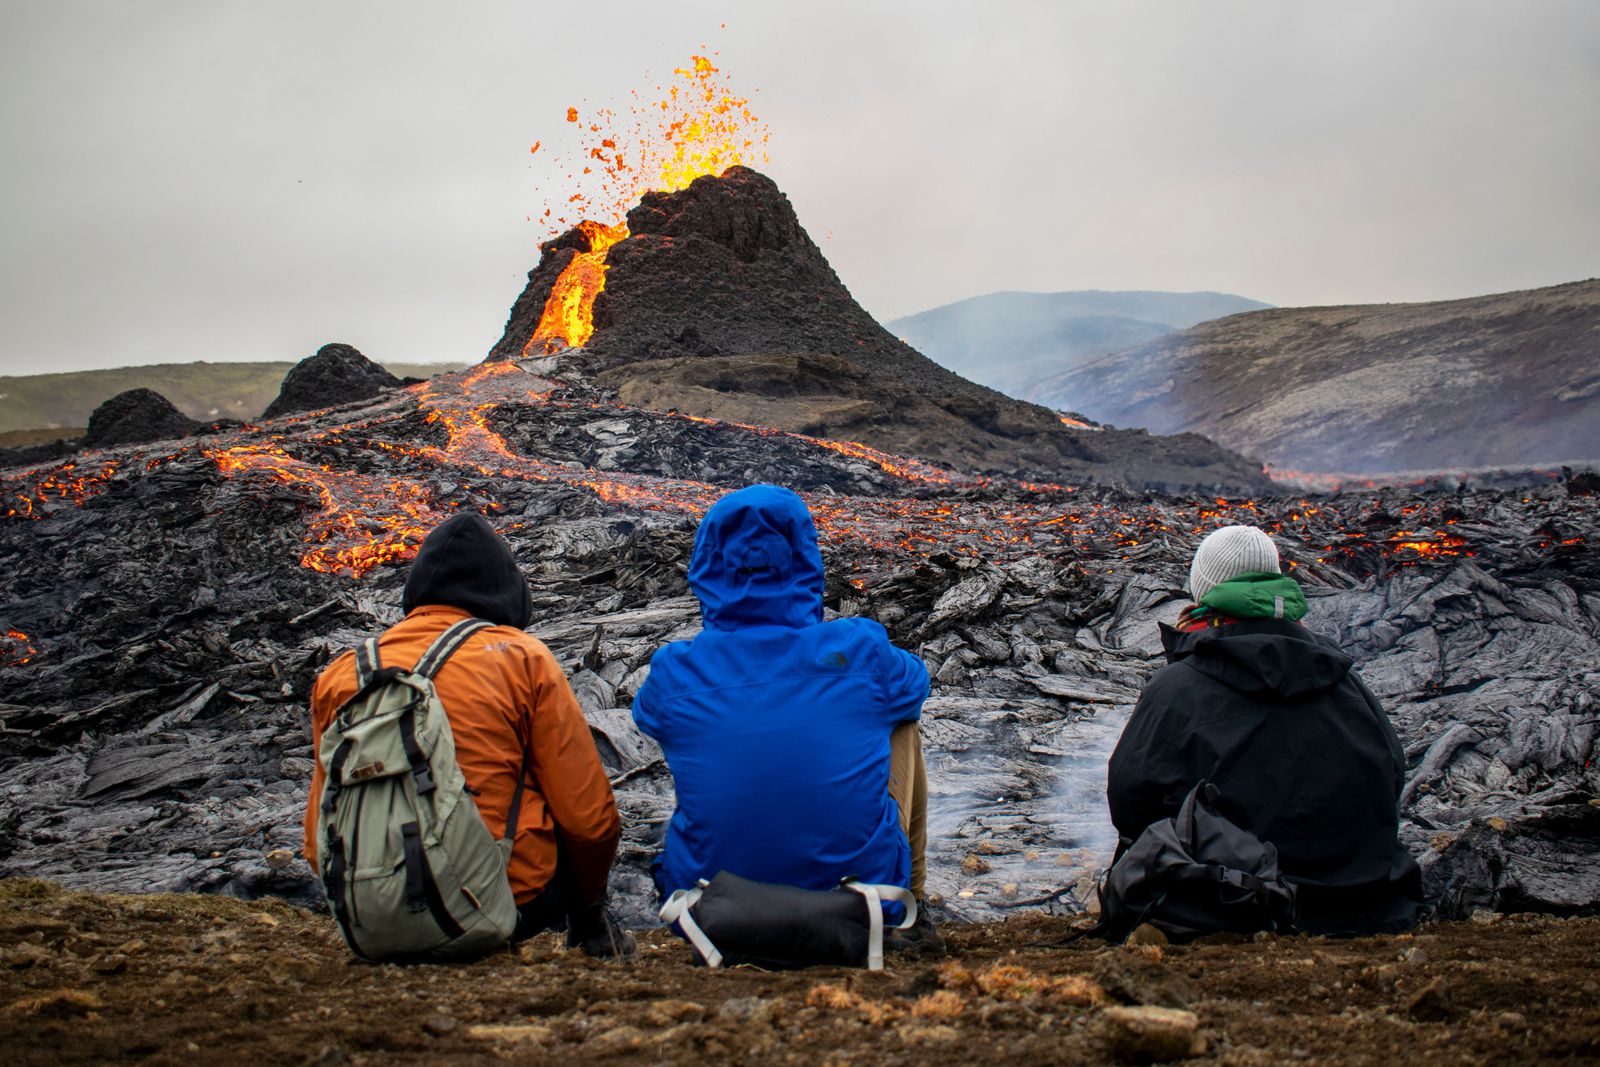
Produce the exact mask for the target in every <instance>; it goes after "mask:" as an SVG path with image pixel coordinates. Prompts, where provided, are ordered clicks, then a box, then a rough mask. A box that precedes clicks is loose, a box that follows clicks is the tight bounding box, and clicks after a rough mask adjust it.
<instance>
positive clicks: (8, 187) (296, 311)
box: [0, 0, 1600, 375]
mask: <svg viewBox="0 0 1600 1067" xmlns="http://www.w3.org/2000/svg"><path fill="white" fill-rule="evenodd" d="M723 23H726V28H723V26H722V24H723ZM0 27H3V29H4V31H5V33H4V36H3V37H0V58H3V59H4V61H5V62H4V71H3V73H0V79H4V85H5V87H6V90H7V92H6V93H5V102H4V103H3V104H0V115H3V118H0V130H3V132H4V135H5V138H6V144H7V153H6V159H5V161H4V164H3V165H0V190H3V192H4V195H5V197H6V202H7V203H8V205H9V206H10V209H11V218H10V219H8V224H7V226H6V227H5V229H4V233H3V234H0V271H3V273H4V282H5V284H4V296H3V297H0V301H3V304H0V309H3V311H0V374H5V375H18V374H40V373H52V372H56V371H61V370H71V369H88V368H91V367H111V366H128V365H144V364H152V363H188V362H193V361H197V360H207V361H211V362H232V361H290V362H292V361H295V360H298V359H301V358H304V357H305V356H307V355H310V354H311V353H312V352H314V351H315V350H316V349H317V348H318V347H319V346H320V345H322V344H324V343H327V342H330V341H342V342H345V343H348V344H352V345H355V346H356V347H357V348H359V349H361V350H362V351H363V352H364V353H366V354H367V355H368V356H370V357H371V358H373V359H375V360H378V361H380V362H412V363H416V362H447V361H468V362H470V361H475V360H477V359H480V358H482V356H483V354H484V353H485V352H487V350H488V348H489V347H490V346H491V345H492V344H493V343H494V341H495V340H496V338H497V337H498V336H499V334H500V332H501V329H502V327H503V324H504V322H505V318H506V314H507V312H508V310H509V308H510V306H511V303H512V301H513V300H514V299H515V297H516V295H517V293H518V292H519V291H520V290H521V288H522V285H523V283H524V280H525V276H526V273H527V271H528V270H529V269H531V268H532V267H533V266H534V264H535V262H536V261H537V256H538V253H537V245H538V243H539V241H541V240H543V239H545V238H547V237H548V236H549V235H550V234H549V231H548V229H547V228H545V227H542V226H541V225H540V224H538V223H537V222H535V221H533V220H535V219H538V218H540V217H541V213H542V212H543V210H544V208H545V207H546V206H547V205H549V204H558V203H560V202H561V201H562V200H564V198H565V196H566V195H567V192H568V189H569V187H570V186H569V183H566V182H565V180H564V178H563V176H562V174H561V173H560V171H559V170H558V168H557V167H556V161H557V155H558V152H559V150H560V149H561V148H563V147H568V146H569V144H570V142H568V141H566V140H564V139H565V138H567V136H568V134H569V133H570V130H569V128H568V126H567V124H566V122H565V112H566V108H567V107H569V106H578V107H580V108H582V109H583V110H584V112H585V114H591V113H593V111H594V110H595V109H599V108H603V107H608V106H609V107H613V108H616V107H621V106H624V104H625V101H627V100H628V99H629V97H628V93H629V92H630V91H631V90H638V91H639V92H640V93H641V94H642V95H643V96H644V97H646V98H648V97H649V96H650V94H651V92H652V90H653V87H654V86H656V85H659V84H661V83H662V82H663V80H664V79H665V78H667V77H668V76H669V75H670V72H671V70H672V68H673V67H675V66H680V65H683V64H685V63H686V62H687V60H688V57H689V56H690V55H691V54H693V53H697V52H700V51H701V45H702V44H705V45H707V46H709V47H710V48H711V49H715V50H717V51H718V52H719V53H720V54H719V56H718V58H717V63H718V65H719V66H721V67H722V68H723V69H724V70H726V71H727V73H728V75H729V76H730V79H731V81H732V84H733V86H734V88H735V89H737V90H738V91H740V92H741V93H744V94H745V95H747V96H749V97H750V98H751V106H752V108H753V109H754V110H755V112H756V113H757V114H758V115H759V116H760V117H761V118H762V119H764V120H765V121H766V122H767V123H768V125H769V126H770V129H771V131H772V138H771V145H770V154H771V159H770V162H769V163H767V164H765V165H762V166H761V168H760V169H762V170H764V171H765V172H766V173H768V174H769V175H771V176H772V177H773V179H774V180H775V181H777V183H778V185H779V186H780V188H782V189H783V190H784V191H785V192H786V193H787V194H788V196H789V197H790V199H791V200H792V201H793V203H794V205H795V207H796V210H797V212H798V214H799V216H800V220H801V223H802V224H803V225H804V226H805V227H806V228H807V230H808V231H809V232H810V234H811V235H812V237H813V238H814V239H815V240H816V241H817V243H818V245H819V246H820V247H821V248H822V250H823V252H824V254H825V255H827V256H828V258H829V260H830V262H831V263H832V265H833V267H834V269H835V270H836V271H837V273H838V274H839V276H840V278H841V279H842V280H843V281H844V283H845V284H846V285H847V286H848V287H849V288H850V289H851V291H852V292H853V293H854V294H855V296H856V297H857V299H858V300H860V302H861V303H862V304H863V306H864V307H865V308H866V309H867V310H868V311H869V312H871V313H872V314H873V315H874V316H875V317H877V318H878V319H879V320H880V321H885V322H886V321H889V320H892V319H895V318H900V317H904V316H907V315H912V314H917V313H920V312H924V311H927V310H930V309H933V308H936V307H940V306H943V305H945V304H949V303H953V302H956V301H958V300H962V299H967V298H971V297H976V296H981V295H986V294H989V293H994V292H1003V291H1026V292H1041V293H1049V292H1076V291H1083V290H1096V289H1097V290H1103V291H1154V292H1199V291H1211V292H1219V293H1227V294H1233V295H1237V296H1241V297H1245V298H1248V299H1252V300H1259V301H1263V302H1266V303H1270V304H1275V305H1278V306H1291V307H1292V306H1307V305H1333V304H1362V303H1410V302H1417V301H1427V300H1440V299H1456V298H1466V297H1472V296H1480V295H1486V294H1489V293H1497V292H1505V291H1511V290H1519V289H1530V288H1540V287H1544V286H1548V285H1555V284H1561V283H1566V282H1573V281H1580V280H1584V279H1589V278H1593V277H1595V276H1596V275H1600V197H1596V196H1595V195H1594V193H1593V190H1594V189H1596V188H1600V138H1596V137H1595V136H1594V132H1593V131H1594V128H1595V120H1596V117H1597V116H1600V62H1597V61H1596V59H1595V57H1596V55H1597V54H1600V5H1596V4H1593V3H1590V2H1587V0H1532V2H1530V3H1526V4H1520V5H1515V6H1512V5H1505V4H1501V3H1497V2H1493V0H1415V2H1413V3H1409V4H1406V5H1403V6H1397V5H1393V4H1389V3H1385V2H1381V0H1351V2H1348V3H1346V4H1342V5H1339V6H1337V7H1333V8H1330V7H1316V8H1312V7H1304V6H1300V5H1293V6H1291V5H1282V4H1279V3H1275V2H1273V0H1208V2H1205V3H1196V2H1193V0H1150V2H1147V3H1142V4H1138V5H1115V6H1112V5H1104V4H1096V3H1088V2H1082V3H1045V2H1036V3H1011V4H1003V3H1002V4H997V5H989V6H986V7H984V8H982V9H978V8H974V7H971V6H969V5H962V4H956V3H948V2H947V3H930V4H925V5H922V6H920V7H919V8H918V9H917V10H916V13H915V15H914V16H912V15H908V14H907V13H906V10H905V8H904V7H903V6H902V5H896V4H892V3H885V2H877V3H870V2H869V3H848V4H847V3H842V2H833V0H829V2H820V3H814V4H807V5H805V6H803V7H802V6H799V5H768V6H764V7H762V8H760V9H749V10H735V11H729V10H727V9H726V6H725V5H723V6H722V7H719V6H717V5H712V4H709V3H705V2H701V0H695V2H690V3H681V4H676V5H672V6H671V7H670V8H667V7H664V6H662V5H652V4H646V3H643V2H638V0H628V2H622V0H619V2H617V3H613V4H611V5H607V6H606V7H605V8H604V9H594V10H587V11H578V10H570V9H563V8H556V7H546V6H542V5H532V4H527V3H521V4H518V3H510V2H506V0H486V2H485V3H482V4H478V5H473V6H472V7H471V8H465V9H459V10H454V9H443V8H437V7H434V6H433V5H427V4H419V3H414V2H398V3H385V4H378V3H374V2H371V0H359V2H350V3H345V4H340V5H337V6H328V5H313V4H310V3H307V2H304V0H288V2H284V3H280V4H276V5H272V6H270V7H267V6H261V5H256V4H250V3H246V2H243V0H214V2H201V0H150V2H147V3H141V4H139V5H129V4H124V3H116V2H113V0H64V2H59V3H55V4H51V5H40V4H36V3H27V2H24V0H0ZM535 142H540V143H541V144H542V146H543V147H542V150H541V151H540V152H539V153H537V154H533V155H530V153H529V147H530V146H532V145H533V144H534V143H535Z"/></svg>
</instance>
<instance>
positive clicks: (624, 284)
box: [489, 167, 1266, 492]
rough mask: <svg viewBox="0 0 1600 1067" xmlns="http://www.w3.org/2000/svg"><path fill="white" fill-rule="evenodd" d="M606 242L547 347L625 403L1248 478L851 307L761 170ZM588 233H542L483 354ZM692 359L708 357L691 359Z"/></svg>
mask: <svg viewBox="0 0 1600 1067" xmlns="http://www.w3.org/2000/svg"><path fill="white" fill-rule="evenodd" d="M628 230H629V233H630V236H629V237H628V238H627V239H626V240H623V241H621V242H619V243H617V244H615V245H613V246H612V247H611V248H610V250H609V251H608V252H607V255H606V263H607V273H606V283H605V289H604V290H603V291H602V292H601V293H600V294H599V295H598V296H597V297H596V298H595V302H594V334H593V336H592V337H591V338H590V339H589V341H588V343H587V344H586V345H584V347H583V348H581V349H574V350H571V351H568V352H564V353H561V354H560V360H561V366H562V369H563V370H564V371H568V372H570V371H578V372H580V373H585V374H589V375H595V376H597V377H598V380H599V382H600V383H601V384H602V385H604V386H606V387H608V388H611V389H615V390H617V392H618V393H619V394H620V395H621V396H622V398H623V399H624V400H625V401H627V402H628V403H631V404H636V405H640V406H644V407H652V408H656V409H661V410H665V409H671V408H676V409H678V410H681V411H686V412H691V413H693V414H697V415H705V416H711V417H717V418H723V419H728V420H732V421H740V422H748V423H758V424H761V425H766V426H774V427H776V428H779V429H784V430H791V431H794V432H800V433H806V434H811V435H815V436H819V437H830V438H838V439H845V440H856V441H861V442H864V443H866V444H869V445H872V446H874V447H877V448H882V449H885V450H888V451H891V452H896V453H902V454H911V455H917V456H922V457H925V458H928V459H932V460H936V461H938V462H942V463H948V464H952V465H954V466H957V467H960V468H964V469H968V470H1007V471H1017V472H1025V473H1028V474H1031V475H1038V476H1042V477H1045V478H1048V479H1050V480H1056V481H1073V482H1092V481H1123V482H1129V483H1132V484H1135V485H1142V486H1163V487H1168V488H1179V487H1204V486H1221V487H1227V488H1230V489H1233V490H1239V491H1246V492H1258V491H1261V490H1263V489H1264V488H1265V486H1266V482H1265V479H1264V478H1263V477H1262V475H1261V467H1260V464H1258V463H1254V462H1252V461H1249V460H1247V459H1245V458H1244V457H1242V456H1239V455H1237V454H1234V453H1231V452H1228V451H1227V450H1225V449H1221V448H1218V447H1216V446H1214V445H1211V444H1210V443H1209V442H1203V443H1199V444H1197V443H1196V442H1195V441H1187V442H1181V443H1180V442H1171V441H1167V440H1165V439H1161V438H1154V437H1150V436H1148V435H1142V434H1141V435H1137V436H1130V435H1128V434H1125V433H1121V432H1117V431H1105V432H1086V431H1081V430H1072V429H1068V428H1067V427H1065V426H1063V425H1062V424H1061V421H1060V419H1059V418H1058V417H1057V415H1056V413H1055V412H1053V411H1051V410H1050V409H1048V408H1044V407H1040V406H1038V405H1036V404H1030V403H1026V402H1023V401H1019V400H1014V399H1012V398H1011V397H1008V396H1005V395H1004V394H1001V393H998V392H996V391H994V390H992V389H989V388H986V387H984V386H980V385H975V384H973V383H972V382H969V381H967V380H966V379H964V378H962V377H960V376H958V375H956V374H954V373H952V372H951V371H948V370H946V369H945V368H943V367H941V366H939V365H938V364H936V363H934V362H933V361H932V360H930V359H927V358H926V357H924V356H923V355H921V354H920V353H918V352H917V351H915V350H914V349H912V348H911V347H910V346H908V345H906V344H905V343H903V342H902V341H900V340H898V339H897V338H895V337H894V336H893V335H892V334H890V333H889V332H888V331H887V330H885V329H884V328H883V327H882V326H880V325H878V323H877V322H876V321H874V320H873V318H872V316H870V315H868V314H867V312H866V311H865V310H863V309H862V308H861V306H860V305H859V304H857V303H856V302H855V299H854V298H853V297H852V296H851V295H850V292H849V290H848V289H846V288H845V286H844V284H843V283H842V282H840V280H839V278H838V276H837V275H836V274H834V272H833V269H832V268H831V267H830V266H829V265H828V262H827V259H826V258H825V257H824V256H823V254H822V252H821V251H820V250H819V249H818V248H817V246H816V245H815V244H814V243H813V242H812V240H811V239H810V237H808V236H807V235H806V232H805V230H804V228H803V227H802V226H801V225H800V221H799V219H798V218H797V217H796V215H795V212H794V208H793V207H792V206H791V205H790V203H789V200H788V198H787V197H786V196H784V195H783V193H782V192H781V191H780V190H779V189H778V187H777V186H776V185H775V184H774V183H773V182H772V180H771V179H769V178H767V177H765V176H764V175H761V174H758V173H756V172H755V171H753V170H749V169H747V168H744V167H732V168H729V169H728V170H727V171H725V172H724V173H723V174H722V176H721V177H703V178H699V179H697V180H696V181H695V182H694V183H693V184H691V185H690V186H689V187H688V188H687V189H683V190H681V191H679V192H674V193H659V192H652V193H646V194H645V195H644V197H643V198H642V199H641V200H640V202H639V204H638V206H637V207H635V208H634V209H633V210H632V211H631V212H629V213H628ZM588 248H589V243H588V238H587V237H586V236H584V235H583V234H582V232H581V231H579V230H576V229H575V230H573V231H570V232H569V233H567V234H564V235H562V236H561V237H559V238H557V239H555V240H553V241H549V242H546V243H545V244H544V245H543V246H542V247H541V251H542V253H543V254H542V258H541V259H540V261H539V265H538V266H537V267H536V268H535V269H534V270H533V271H532V272H530V273H529V275H528V286H527V288H525V289H524V290H523V293H522V295H521V296H520V297H519V298H518V300H517V302H516V304H515V305H514V306H513V308H512V312H511V316H510V319H509V321H508V322H507V324H506V331H505V334H504V335H503V336H502V337H501V339H500V341H499V343H497V344H496V345H495V347H494V349H493V350H492V351H491V352H490V354H489V359H490V360H501V359H515V358H517V357H519V356H521V355H522V353H523V350H524V348H525V346H526V345H527V342H528V340H529V338H530V337H531V336H532V335H533V331H534V329H535V328H536V326H537V324H538V321H539V317H540V315H541V313H542V311H543V309H544V306H545V302H546V300H547V299H548V297H549V294H550V291H551V288H552V286H553V285H554V284H555V281H556V279H557V278H558V277H559V276H560V274H561V272H562V271H563V270H564V269H565V268H566V266H567V264H568V263H570V262H571V259H572V257H573V256H574V255H575V254H577V253H578V252H581V251H587V250H588ZM706 360H712V361H714V362H711V363H706V362H705V361H706Z"/></svg>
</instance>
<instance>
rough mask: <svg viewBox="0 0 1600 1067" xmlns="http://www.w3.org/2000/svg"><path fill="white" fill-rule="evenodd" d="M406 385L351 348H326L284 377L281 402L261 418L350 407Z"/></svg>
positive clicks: (338, 345)
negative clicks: (347, 405) (386, 390)
mask: <svg viewBox="0 0 1600 1067" xmlns="http://www.w3.org/2000/svg"><path fill="white" fill-rule="evenodd" d="M402 384H404V383H402V382H401V381H400V379H399V378H396V377H395V376H394V375H392V374H390V373H389V372H388V371H386V370H384V369H383V368H382V367H380V366H378V364H376V363H374V362H372V360H370V359H368V358H367V357H366V356H364V355H362V354H361V353H360V352H359V351H357V350H356V349H355V348H354V347H353V346H351V345H343V344H329V345H323V346H322V347H321V348H319V349H317V354H316V355H314V356H310V357H308V358H306V359H302V360H301V361H300V362H299V363H296V364H295V365H294V367H293V369H291V370H290V371H289V373H288V374H286V375H284V377H283V388H282V389H281V390H279V391H278V397H277V399H276V400H274V401H273V402H272V403H270V404H268V405H267V410H265V411H263V412H262V413H261V417H262V418H263V419H275V418H277V417H278V416H279V415H291V414H293V413H295V412H297V411H314V410H316V409H317V408H326V407H332V406H333V405H335V404H348V403H350V402H351V401H353V400H365V399H367V398H368V397H370V396H376V395H377V394H378V393H380V392H382V391H383V390H385V389H394V388H396V387H398V386H400V385H402Z"/></svg>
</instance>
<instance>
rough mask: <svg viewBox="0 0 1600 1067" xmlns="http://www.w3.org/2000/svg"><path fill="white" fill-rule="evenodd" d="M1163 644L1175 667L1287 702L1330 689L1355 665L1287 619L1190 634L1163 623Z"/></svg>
mask: <svg viewBox="0 0 1600 1067" xmlns="http://www.w3.org/2000/svg"><path fill="white" fill-rule="evenodd" d="M1161 643H1162V644H1163V645H1164V646H1166V650H1167V660H1168V661H1169V662H1171V663H1177V662H1178V661H1179V660H1187V661H1188V663H1189V666H1191V667H1193V668H1194V669H1195V670H1197V671H1199V672H1201V673H1202V674H1204V675H1206V676H1207V677H1210V678H1214V679H1216V680H1217V681H1219V682H1221V683H1222V684H1223V685H1225V686H1227V687H1228V688H1230V689H1233V690H1235V691H1237V692H1240V693H1249V694H1252V695H1256V694H1259V695H1271V696H1274V697H1278V698H1284V699H1287V698H1292V697H1300V696H1305V695H1307V694H1309V693H1316V692H1320V691H1322V690H1324V689H1331V688H1332V687H1334V686H1336V685H1338V684H1339V683H1340V682H1341V681H1343V679H1344V676H1345V675H1347V674H1349V673H1350V667H1351V665H1352V663H1353V662H1354V661H1353V660H1351V658H1350V657H1349V656H1347V655H1345V654H1344V653H1343V652H1340V651H1339V650H1338V649H1337V648H1335V647H1333V646H1332V645H1330V644H1328V643H1327V642H1326V641H1324V640H1323V639H1322V638H1320V637H1318V636H1317V635H1316V634H1314V633H1312V632H1311V631H1310V630H1307V629H1306V628H1305V627H1303V626H1301V625H1300V624H1298V623H1294V622H1289V621H1288V620H1287V619H1243V620H1241V621H1239V622H1236V623H1232V624H1230V625H1227V626H1216V627H1212V628H1211V629H1208V630H1193V631H1189V632H1184V631H1182V630H1175V629H1173V628H1172V627H1170V626H1165V625H1163V626H1162V627H1161Z"/></svg>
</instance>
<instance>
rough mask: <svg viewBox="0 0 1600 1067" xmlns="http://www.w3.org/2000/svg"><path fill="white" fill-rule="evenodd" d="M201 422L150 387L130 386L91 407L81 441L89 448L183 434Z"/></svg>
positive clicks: (155, 439)
mask: <svg viewBox="0 0 1600 1067" xmlns="http://www.w3.org/2000/svg"><path fill="white" fill-rule="evenodd" d="M199 425H200V424H199V423H198V422H196V421H194V420H193V419H191V418H189V417H188V416H187V415H185V414H184V413H183V412H181V411H179V410H178V409H177V408H176V407H174V406H173V404H172V401H170V400H168V399H167V398H166V397H164V396H162V395H161V394H160V393H158V392H156V391H155V390H153V389H129V390H128V391H127V392H124V393H118V394H117V395H116V396H114V397H112V398H111V399H110V400H107V401H106V402H105V403H104V404H101V405H100V406H99V407H97V408H95V409H94V413H93V414H92V415H90V416H89V429H88V432H87V433H85V434H84V435H83V443H84V444H85V445H87V446H88V447H90V448H105V447H108V446H110V445H137V444H144V443H145V442H146V441H162V440H165V439H167V438H169V437H186V436H188V435H189V433H190V432H191V431H192V430H194V428H195V427H196V426H199Z"/></svg>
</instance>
